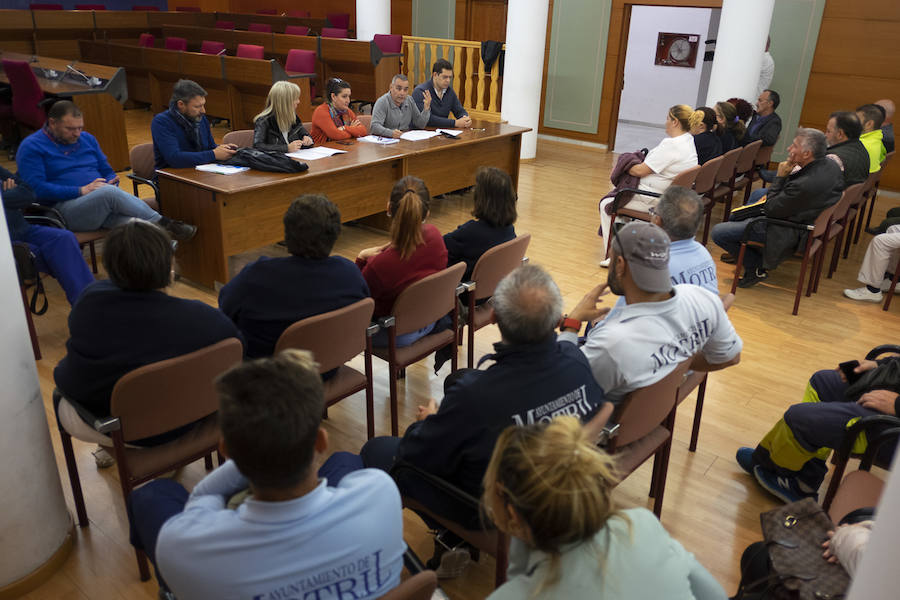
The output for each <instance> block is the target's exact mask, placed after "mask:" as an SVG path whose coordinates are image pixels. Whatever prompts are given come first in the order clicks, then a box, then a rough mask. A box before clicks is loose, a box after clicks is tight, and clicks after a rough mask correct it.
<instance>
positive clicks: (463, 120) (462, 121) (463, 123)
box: [454, 115, 472, 129]
mask: <svg viewBox="0 0 900 600" xmlns="http://www.w3.org/2000/svg"><path fill="white" fill-rule="evenodd" d="M454 126H456V127H462V128H464V129H465V128H466V127H471V126H472V119H471V117H469V115H466V116H464V117H460V118H458V119H457V120H456V123H454Z"/></svg>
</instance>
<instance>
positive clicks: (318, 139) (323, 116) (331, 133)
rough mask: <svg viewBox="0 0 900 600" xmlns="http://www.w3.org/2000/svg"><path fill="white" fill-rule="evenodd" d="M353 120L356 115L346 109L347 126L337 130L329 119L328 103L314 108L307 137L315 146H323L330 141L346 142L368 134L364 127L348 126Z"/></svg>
mask: <svg viewBox="0 0 900 600" xmlns="http://www.w3.org/2000/svg"><path fill="white" fill-rule="evenodd" d="M355 118H356V115H355V114H353V111H352V110H350V109H349V108H348V109H347V114H346V115H345V117H344V121H345V122H347V123H348V125H344V129H343V131H342V130H340V129H338V127H337V125H335V124H334V121H333V120H332V119H331V111H330V110H328V103H327V102H326V103H324V104H320V105H319V106H317V107H316V110H314V111H313V116H312V128H311V130H310V133H309V135H310V137H311V138H312V139H313V141H314V142H315V143H316V145H318V144H324V143H325V142H327V141H330V140H346V139H348V138H354V137H362V136H364V135H366V133H368V132H367V131H366V126H365V125H353V126H351V125H349V123H352V122H353V120H354V119H355Z"/></svg>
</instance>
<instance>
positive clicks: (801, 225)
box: [741, 216, 816, 244]
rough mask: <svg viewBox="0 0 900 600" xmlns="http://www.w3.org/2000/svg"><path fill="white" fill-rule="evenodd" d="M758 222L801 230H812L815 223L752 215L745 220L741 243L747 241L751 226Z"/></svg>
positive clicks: (751, 230)
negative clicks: (751, 217)
mask: <svg viewBox="0 0 900 600" xmlns="http://www.w3.org/2000/svg"><path fill="white" fill-rule="evenodd" d="M759 223H765V224H766V225H774V226H776V227H788V228H790V229H799V230H801V231H813V230H814V229H815V228H816V227H815V225H806V224H805V223H794V222H793V221H785V220H784V219H775V218H772V217H766V216H761V217H754V218H753V219H748V220H747V227H745V228H744V235H743V236H741V243H742V244H744V243H747V242H748V241H750V234H751V233H752V232H753V228H754V227H756V226H757V225H758V224H759Z"/></svg>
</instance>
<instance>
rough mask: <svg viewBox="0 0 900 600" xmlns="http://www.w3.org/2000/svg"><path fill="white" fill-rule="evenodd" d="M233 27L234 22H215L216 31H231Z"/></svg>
mask: <svg viewBox="0 0 900 600" xmlns="http://www.w3.org/2000/svg"><path fill="white" fill-rule="evenodd" d="M234 27H235V25H234V21H216V27H215V28H216V29H225V30H229V31H231V30H233V29H234Z"/></svg>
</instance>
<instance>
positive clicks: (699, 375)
mask: <svg viewBox="0 0 900 600" xmlns="http://www.w3.org/2000/svg"><path fill="white" fill-rule="evenodd" d="M722 304H723V305H724V306H725V312H728V310H729V309H730V308H731V306H732V305H733V304H734V294H727V295H726V296H725V297H724V298H722ZM708 378H709V373H707V372H705V371H688V373H687V375H685V377H684V381H682V382H681V385H679V386H678V399H677V401H676V405H681V403H682V402H684V400H685V398H687V397H688V396H690V395H691V393H692V392H693V391H694V390H695V389H696V390H697V402H696V403H695V405H694V424H693V426H692V427H691V443H690V444H689V445H688V450H690V451H691V452H696V451H697V440H698V439H699V438H700V419H701V418H702V417H703V401H704V400H705V399H706V381H707V379H708Z"/></svg>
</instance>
